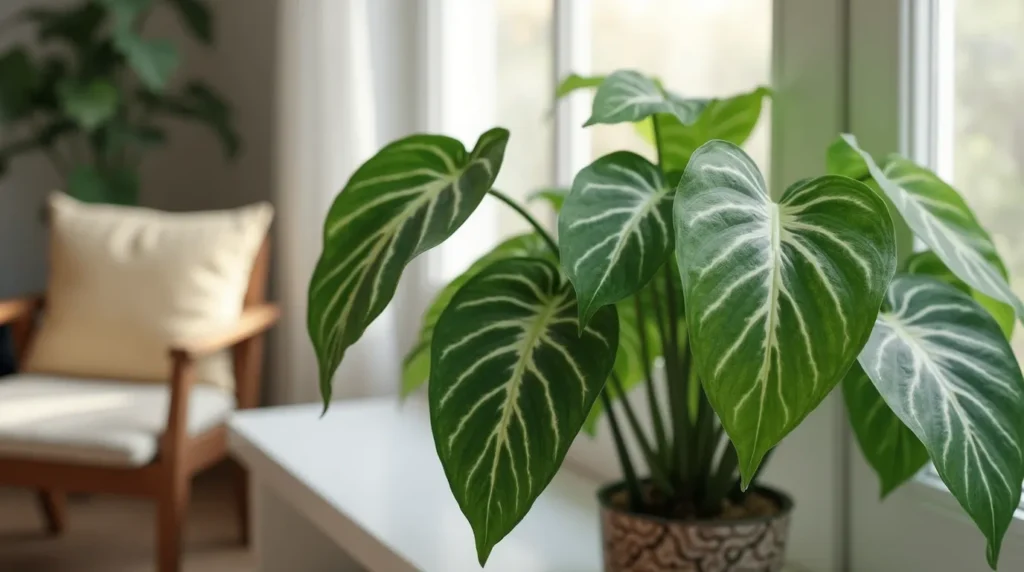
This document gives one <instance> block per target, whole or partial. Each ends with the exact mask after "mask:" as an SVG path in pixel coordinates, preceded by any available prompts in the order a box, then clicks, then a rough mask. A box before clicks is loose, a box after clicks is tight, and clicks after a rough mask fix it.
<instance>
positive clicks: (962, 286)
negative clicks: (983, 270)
mask: <svg viewBox="0 0 1024 572" xmlns="http://www.w3.org/2000/svg"><path fill="white" fill-rule="evenodd" d="M986 260H988V262H989V264H991V265H992V266H994V267H995V268H996V270H998V271H999V274H1000V275H1002V276H1003V278H1006V277H1007V274H1006V267H1005V266H1003V261H1002V260H1001V259H1000V258H999V257H998V256H996V255H994V253H993V256H986ZM906 269H907V272H908V273H909V274H921V275H924V276H932V277H934V278H938V279H939V280H942V281H943V282H945V283H946V284H949V285H951V286H953V287H954V288H956V289H957V290H960V291H961V292H965V293H967V294H970V295H971V297H972V298H974V300H975V301H977V302H978V303H979V304H981V307H982V308H985V309H986V310H988V313H989V314H992V317H993V318H995V320H996V323H997V324H999V329H1001V330H1002V331H1003V335H1005V336H1006V339H1010V338H1011V336H1012V335H1013V326H1014V324H1015V323H1016V322H1017V317H1016V315H1015V314H1014V313H1013V307H1012V306H1010V305H1009V304H1004V303H1002V302H1000V301H999V300H996V299H995V298H992V297H991V296H987V295H985V294H982V293H981V292H978V291H977V290H975V289H974V288H971V287H970V286H968V285H967V283H965V282H964V281H963V280H961V279H959V278H957V276H956V274H953V271H952V270H950V269H949V267H948V266H946V264H945V263H944V262H942V259H940V258H939V257H938V256H937V255H936V254H935V253H934V252H932V251H931V250H925V251H923V252H915V253H914V254H911V255H910V256H909V257H908V258H907V260H906Z"/></svg>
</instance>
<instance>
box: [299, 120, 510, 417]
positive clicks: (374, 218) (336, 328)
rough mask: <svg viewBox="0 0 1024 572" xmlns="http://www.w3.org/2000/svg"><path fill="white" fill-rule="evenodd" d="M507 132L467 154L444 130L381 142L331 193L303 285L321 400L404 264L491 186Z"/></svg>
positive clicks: (493, 134)
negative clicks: (320, 247)
mask: <svg viewBox="0 0 1024 572" xmlns="http://www.w3.org/2000/svg"><path fill="white" fill-rule="evenodd" d="M507 144H508V131H507V130H505V129H492V130H490V131H488V132H486V133H484V134H483V135H481V136H480V140H479V141H478V142H477V144H476V148H474V149H473V151H472V152H467V151H466V149H465V148H464V147H463V146H462V143H460V142H459V141H457V140H455V139H452V138H450V137H444V136H440V135H412V136H410V137H406V138H404V139H400V140H398V141H395V142H394V143H391V144H390V145H388V146H386V147H384V148H383V149H381V150H380V151H379V152H378V153H377V154H376V155H375V156H374V157H372V158H371V159H370V160H369V161H367V162H366V163H364V164H363V166H362V167H360V168H359V169H358V170H357V171H356V172H355V174H353V175H352V177H351V178H350V179H349V181H348V183H346V185H345V188H344V189H343V190H342V192H341V194H340V195H338V198H337V199H335V201H334V204H333V205H332V206H331V209H330V211H329V212H328V214H327V221H326V222H325V224H324V251H323V253H322V254H321V255H320V260H319V261H318V262H317V265H316V269H315V270H314V272H313V279H312V282H311V283H310V286H309V315H308V323H309V324H308V325H309V335H310V338H311V339H312V340H313V346H314V347H315V348H316V354H317V360H318V362H319V365H320V392H321V394H322V395H323V398H324V404H325V405H326V404H327V403H328V402H329V401H330V397H331V378H332V377H333V375H334V372H335V370H336V369H337V368H338V365H339V364H340V363H341V359H342V357H344V355H345V350H346V349H348V347H349V346H351V345H352V344H353V343H355V341H356V340H358V339H359V337H360V336H362V335H363V331H365V330H366V327H367V326H368V325H369V324H370V322H372V321H373V320H374V318H376V317H377V316H378V315H380V313H381V312H382V311H383V310H384V307H385V306H387V304H388V302H389V301H391V298H392V297H393V296H394V294H395V288H397V286H398V279H399V277H400V276H401V274H402V271H403V270H404V269H405V267H406V265H407V264H409V262H410V261H412V259H413V258H415V257H416V256H418V255H419V254H421V253H423V252H425V251H427V250H429V249H431V248H433V247H435V246H437V245H438V244H440V243H441V242H443V241H444V240H445V239H446V238H448V237H449V236H451V234H452V233H453V232H455V230H456V229H458V228H459V227H460V226H462V223H464V222H465V221H466V219H467V218H469V215H470V213H472V212H473V210H474V209H476V207H477V205H479V204H480V201H481V200H483V198H484V195H485V194H486V193H487V191H488V190H490V188H491V185H492V184H494V179H495V178H496V177H497V176H498V169H500V168H501V162H502V159H503V158H504V154H505V146H506V145H507Z"/></svg>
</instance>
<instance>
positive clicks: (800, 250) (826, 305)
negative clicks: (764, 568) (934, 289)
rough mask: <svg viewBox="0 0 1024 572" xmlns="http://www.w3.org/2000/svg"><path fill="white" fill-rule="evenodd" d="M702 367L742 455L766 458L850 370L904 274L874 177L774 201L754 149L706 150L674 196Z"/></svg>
mask: <svg viewBox="0 0 1024 572" xmlns="http://www.w3.org/2000/svg"><path fill="white" fill-rule="evenodd" d="M674 219H675V228H676V239H677V240H676V255H677V257H678V261H679V272H680V276H681V278H682V284H683V292H684V297H685V300H686V309H687V312H686V314H687V316H686V318H687V327H688V330H689V341H690V347H691V348H692V350H693V358H694V363H695V364H696V366H697V371H698V372H699V373H700V376H701V379H702V382H703V386H704V390H705V392H706V393H707V396H708V399H709V400H710V402H711V405H712V406H713V407H714V409H715V412H717V413H718V415H719V417H720V418H721V420H722V425H723V426H724V427H725V430H726V432H727V433H728V435H729V437H730V439H731V440H732V442H733V443H734V444H735V446H736V451H737V453H738V454H739V460H740V466H739V468H740V474H741V475H742V480H743V486H744V488H745V487H746V486H747V485H748V484H749V483H750V480H751V479H752V478H753V476H754V474H755V472H756V470H757V468H758V465H759V464H760V462H761V459H762V458H763V456H764V455H765V454H766V453H767V452H768V451H769V450H770V449H771V448H772V447H774V446H775V445H776V444H778V442H779V441H780V440H781V439H782V438H783V437H784V436H785V435H786V434H787V433H789V432H790V431H791V430H792V429H793V428H794V427H796V426H797V424H799V423H800V421H802V420H803V419H804V417H806V416H807V414H808V413H810V412H811V411H812V410H813V409H814V408H815V407H816V406H817V405H818V404H819V403H821V401H822V400H823V399H824V398H825V396H826V395H828V393H829V392H830V391H831V390H832V388H833V387H835V385H836V384H837V383H839V381H840V380H841V379H842V377H843V376H844V375H845V374H846V372H847V370H848V369H849V368H850V365H851V364H852V363H853V361H854V360H855V359H856V357H857V354H858V353H859V352H860V349H861V346H862V345H863V344H864V342H865V341H866V340H867V338H868V336H869V335H870V333H871V328H872V326H873V319H874V313H871V312H868V311H867V309H869V308H878V307H879V305H880V304H881V302H882V297H883V295H884V294H885V288H886V285H887V284H888V283H889V280H890V279H891V278H892V275H893V273H894V272H895V270H896V245H895V237H894V231H893V224H892V220H891V219H890V218H889V213H888V210H887V209H886V206H885V203H884V201H883V200H882V198H881V197H879V196H878V195H877V194H876V193H875V192H874V191H872V190H871V189H869V188H868V187H867V186H866V185H864V184H863V183H859V182H857V181H854V180H852V179H848V178H846V177H838V176H825V177H820V178H817V179H811V180H805V181H801V182H798V183H796V184H795V185H793V186H791V187H790V188H789V189H787V190H786V192H785V193H784V194H783V195H782V198H781V200H780V202H778V203H775V202H774V201H772V199H771V198H770V197H769V195H768V191H767V189H766V187H765V183H764V179H763V178H762V176H761V174H760V172H759V171H758V170H757V166H756V165H755V164H754V162H753V160H751V159H750V157H748V156H747V155H746V153H744V152H743V150H742V149H740V148H739V147H737V146H735V145H733V144H732V143H727V142H724V141H712V142H711V143H708V144H706V145H704V146H703V147H701V148H700V149H698V150H697V152H696V153H694V155H693V158H692V159H690V164H689V166H688V167H687V168H686V173H685V174H684V175H683V179H682V181H681V182H680V184H679V191H678V192H677V193H676V199H675V212H674Z"/></svg>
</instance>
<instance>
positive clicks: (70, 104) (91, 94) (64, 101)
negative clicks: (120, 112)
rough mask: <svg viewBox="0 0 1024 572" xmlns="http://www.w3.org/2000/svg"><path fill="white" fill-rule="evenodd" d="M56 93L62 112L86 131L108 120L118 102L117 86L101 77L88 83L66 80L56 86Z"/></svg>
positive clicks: (115, 111) (114, 111)
mask: <svg viewBox="0 0 1024 572" xmlns="http://www.w3.org/2000/svg"><path fill="white" fill-rule="evenodd" d="M57 93H58V95H59V97H60V104H61V108H62V109H63V111H64V113H65V114H67V116H68V117H70V118H72V119H74V120H75V122H76V123H78V125H80V126H81V127H82V129H84V130H86V131H93V130H94V129H96V128H97V127H99V126H100V125H102V124H104V123H106V122H107V121H110V119H111V118H112V117H113V116H114V114H116V113H117V106H118V104H119V103H120V96H119V94H118V91H117V87H115V86H114V85H113V84H111V83H110V82H107V81H105V80H102V79H95V80H92V81H90V82H88V83H79V82H76V81H74V80H68V81H65V82H63V83H61V84H60V85H59V86H58V87H57Z"/></svg>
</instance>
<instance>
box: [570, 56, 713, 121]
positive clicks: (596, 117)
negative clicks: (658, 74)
mask: <svg viewBox="0 0 1024 572" xmlns="http://www.w3.org/2000/svg"><path fill="white" fill-rule="evenodd" d="M707 104H708V101H707V100H704V99H686V98H683V97H681V96H679V95H676V94H674V93H671V92H668V91H665V90H663V89H662V88H661V86H660V85H658V82H656V81H655V80H653V79H651V78H649V77H646V76H644V75H643V74H640V73H639V72H635V71H631V70H620V71H617V72H615V73H613V74H611V75H610V76H608V77H607V78H605V80H604V81H603V82H601V85H600V87H598V88H597V93H595V94H594V105H593V109H592V111H591V115H590V119H588V120H587V122H586V123H585V124H584V127H586V126H589V125H596V124H614V123H632V122H636V121H640V120H641V119H644V118H647V117H650V116H651V115H654V114H655V113H667V114H669V115H672V116H674V117H675V118H676V119H678V120H679V121H680V122H682V123H684V124H689V123H693V121H695V120H696V119H697V116H698V115H700V113H701V111H703V110H704V108H705V107H706V106H707Z"/></svg>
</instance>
